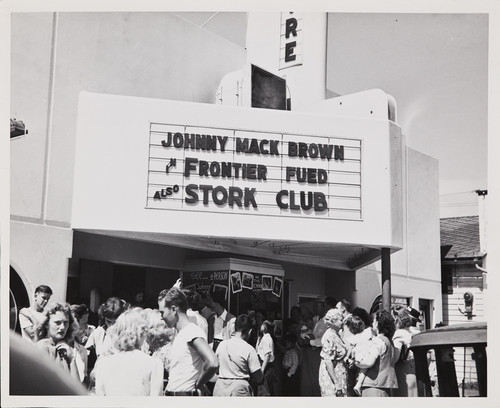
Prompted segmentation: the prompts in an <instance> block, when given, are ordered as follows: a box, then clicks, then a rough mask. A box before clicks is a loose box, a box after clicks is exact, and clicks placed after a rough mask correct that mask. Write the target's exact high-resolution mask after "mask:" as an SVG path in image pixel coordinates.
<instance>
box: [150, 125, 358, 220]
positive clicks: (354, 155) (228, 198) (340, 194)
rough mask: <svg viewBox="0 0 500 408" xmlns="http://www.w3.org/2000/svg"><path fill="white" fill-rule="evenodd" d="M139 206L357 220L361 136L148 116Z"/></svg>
mask: <svg viewBox="0 0 500 408" xmlns="http://www.w3.org/2000/svg"><path fill="white" fill-rule="evenodd" d="M150 126H151V128H150V135H149V136H150V143H149V171H148V193H147V204H146V208H151V209H165V210H185V211H212V212H218V213H233V214H234V213H239V214H247V215H250V214H254V215H276V216H295V217H314V218H325V219H344V220H361V219H362V213H361V208H362V205H361V140H359V139H348V138H341V137H336V136H333V135H332V136H315V135H298V134H289V133H288V134H287V133H271V132H265V133H264V132H257V131H252V130H244V129H227V128H226V129H224V128H213V127H210V128H203V127H198V126H190V125H187V124H186V125H179V124H167V123H151V125H150Z"/></svg>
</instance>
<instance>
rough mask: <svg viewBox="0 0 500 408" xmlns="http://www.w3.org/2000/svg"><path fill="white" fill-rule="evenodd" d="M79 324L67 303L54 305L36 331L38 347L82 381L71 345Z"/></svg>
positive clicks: (47, 311) (46, 312)
mask: <svg viewBox="0 0 500 408" xmlns="http://www.w3.org/2000/svg"><path fill="white" fill-rule="evenodd" d="M77 330H78V323H77V321H76V319H75V317H74V316H73V314H72V313H71V309H70V306H69V305H68V304H67V303H54V304H52V305H51V306H50V307H49V308H48V309H47V310H46V311H45V319H44V320H43V322H42V323H41V324H40V326H38V327H37V329H36V338H37V340H38V341H37V343H36V347H37V348H39V349H40V350H43V351H44V352H46V353H47V354H48V356H49V358H50V359H51V360H53V361H54V362H55V363H56V364H57V365H58V366H59V367H62V368H63V369H64V370H65V371H68V372H69V373H70V374H71V376H72V377H73V378H74V379H75V380H80V377H79V374H78V369H77V366H76V353H75V349H74V348H73V347H72V346H71V345H70V344H72V342H73V337H74V336H75V333H76V331H77Z"/></svg>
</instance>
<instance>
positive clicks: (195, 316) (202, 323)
mask: <svg viewBox="0 0 500 408" xmlns="http://www.w3.org/2000/svg"><path fill="white" fill-rule="evenodd" d="M186 315H187V317H189V320H191V321H192V322H193V323H194V324H196V325H197V326H199V327H200V328H201V329H202V330H203V331H204V332H205V335H206V336H207V338H208V323H207V319H205V318H204V317H203V316H202V315H201V314H200V312H198V311H195V310H192V309H188V310H187V311H186Z"/></svg>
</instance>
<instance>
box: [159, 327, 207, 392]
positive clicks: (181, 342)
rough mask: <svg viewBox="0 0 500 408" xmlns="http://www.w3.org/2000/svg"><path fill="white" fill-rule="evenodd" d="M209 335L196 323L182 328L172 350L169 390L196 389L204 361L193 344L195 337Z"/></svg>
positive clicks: (203, 337) (205, 338) (204, 337)
mask: <svg viewBox="0 0 500 408" xmlns="http://www.w3.org/2000/svg"><path fill="white" fill-rule="evenodd" d="M197 338H202V339H204V340H205V341H206V340H207V337H206V335H205V332H204V331H203V330H202V329H200V328H199V327H198V326H197V325H196V324H194V323H189V324H187V325H186V326H185V327H184V328H183V329H182V330H180V331H179V332H178V333H177V335H176V336H175V339H174V341H173V343H172V349H171V350H170V372H169V377H168V385H167V391H194V390H195V388H196V381H197V380H198V377H199V376H200V374H201V372H202V369H203V364H204V361H203V359H202V358H201V357H200V355H199V354H198V352H197V351H196V350H195V349H194V347H193V346H192V343H193V341H194V340H195V339H197Z"/></svg>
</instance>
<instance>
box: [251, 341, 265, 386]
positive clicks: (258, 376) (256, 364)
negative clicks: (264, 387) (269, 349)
mask: <svg viewBox="0 0 500 408" xmlns="http://www.w3.org/2000/svg"><path fill="white" fill-rule="evenodd" d="M248 372H249V373H250V381H251V382H253V383H254V384H262V382H263V381H264V374H263V372H262V369H261V366H260V361H259V356H258V355H257V352H256V351H255V349H253V348H252V349H251V350H250V352H249V354H248Z"/></svg>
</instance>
